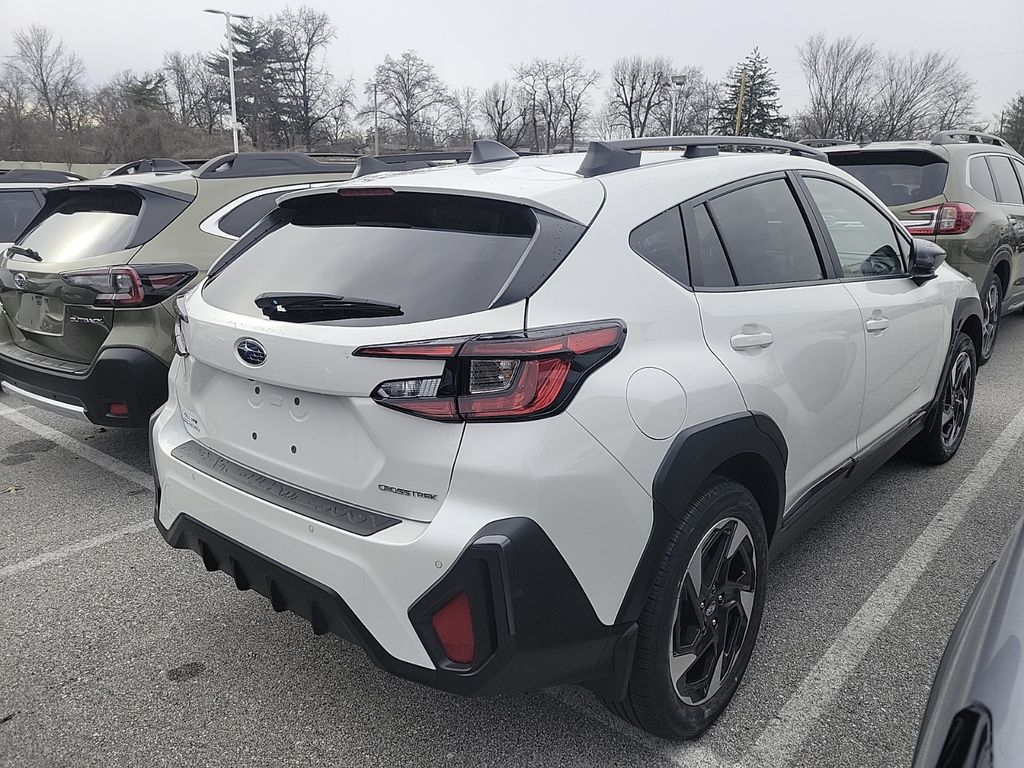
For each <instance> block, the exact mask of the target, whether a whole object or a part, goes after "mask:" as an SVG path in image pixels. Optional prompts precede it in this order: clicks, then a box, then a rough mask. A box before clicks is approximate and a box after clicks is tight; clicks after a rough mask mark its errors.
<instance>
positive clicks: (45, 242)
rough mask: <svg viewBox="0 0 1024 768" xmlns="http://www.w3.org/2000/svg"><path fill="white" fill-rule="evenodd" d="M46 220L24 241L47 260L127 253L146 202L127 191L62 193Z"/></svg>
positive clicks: (27, 235) (25, 236) (26, 235)
mask: <svg viewBox="0 0 1024 768" xmlns="http://www.w3.org/2000/svg"><path fill="white" fill-rule="evenodd" d="M59 194H60V197H59V198H58V202H57V203H56V205H55V206H54V207H53V208H52V209H51V210H50V211H49V212H48V214H46V218H44V219H43V220H42V221H40V222H39V223H38V224H36V226H35V227H33V228H32V229H31V230H30V231H29V232H28V233H26V234H25V235H24V237H23V238H22V239H21V243H20V244H21V245H24V246H26V247H28V248H33V249H35V250H36V251H39V255H40V256H41V257H42V258H43V260H44V261H74V260H76V259H87V258H89V257H90V256H99V255H100V254H103V253H113V252H115V251H121V250H124V249H125V248H126V247H128V243H129V242H130V241H131V238H132V234H133V233H134V232H135V227H136V223H137V221H138V216H139V211H140V210H141V208H142V200H141V199H140V198H139V197H138V196H137V195H135V194H133V193H131V192H128V191H125V190H103V191H92V190H90V191H83V192H67V193H62V194H61V193H59Z"/></svg>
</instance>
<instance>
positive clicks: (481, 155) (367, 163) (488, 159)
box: [352, 139, 519, 179]
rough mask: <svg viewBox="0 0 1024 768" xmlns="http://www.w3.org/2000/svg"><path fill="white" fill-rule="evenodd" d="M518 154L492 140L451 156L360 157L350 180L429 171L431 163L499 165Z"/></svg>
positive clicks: (476, 144) (423, 154)
mask: <svg viewBox="0 0 1024 768" xmlns="http://www.w3.org/2000/svg"><path fill="white" fill-rule="evenodd" d="M518 159H519V154H518V153H517V152H515V151H514V150H511V149H509V148H508V147H506V146H505V145H504V144H502V143H500V142H497V141H494V140H493V139H477V140H476V141H474V142H473V149H472V150H470V151H466V150H456V151H451V152H408V153H405V154H397V155H376V156H366V157H361V158H359V160H358V161H357V162H356V170H355V173H353V174H352V178H354V179H357V178H359V177H360V176H369V175H370V174H373V173H382V172H384V171H414V170H419V169H421V168H430V167H431V166H432V165H433V164H434V163H443V162H453V161H454V162H455V163H467V164H469V165H483V164H486V163H499V162H501V161H503V160H518Z"/></svg>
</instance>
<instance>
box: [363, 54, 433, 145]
mask: <svg viewBox="0 0 1024 768" xmlns="http://www.w3.org/2000/svg"><path fill="white" fill-rule="evenodd" d="M375 87H376V91H377V112H378V113H379V115H380V116H382V117H383V118H384V119H385V120H386V121H388V122H390V123H392V124H394V125H395V126H396V127H397V128H398V129H399V130H400V131H401V132H402V133H404V134H405V148H406V150H409V149H412V146H413V136H414V134H415V133H416V132H417V131H420V132H421V133H422V132H425V131H424V129H425V128H426V129H429V131H427V132H431V133H432V132H433V129H434V127H435V126H430V125H428V123H429V122H431V119H433V118H435V117H436V112H435V113H434V114H432V110H434V109H435V108H437V107H441V106H443V105H447V104H448V103H449V102H450V99H449V96H448V93H447V89H446V88H445V86H444V83H442V82H441V78H439V77H438V76H437V72H435V71H434V67H433V65H432V64H429V63H427V62H426V61H424V60H423V59H422V58H420V56H419V54H417V53H416V52H415V51H406V52H405V53H403V54H402V55H401V56H399V57H398V58H397V59H393V58H391V57H390V56H386V57H385V58H384V61H383V63H381V64H379V65H378V66H377V69H376V71H375V73H374V77H373V78H372V79H371V80H369V81H368V82H367V83H366V88H365V91H366V94H367V96H371V94H372V93H373V91H374V88H375ZM371 98H372V96H371ZM372 109H373V105H372V102H371V105H370V112H369V113H370V114H372Z"/></svg>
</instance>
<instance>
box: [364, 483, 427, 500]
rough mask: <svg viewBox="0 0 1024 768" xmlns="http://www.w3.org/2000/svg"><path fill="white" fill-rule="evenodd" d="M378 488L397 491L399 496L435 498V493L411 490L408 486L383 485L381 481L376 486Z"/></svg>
mask: <svg viewBox="0 0 1024 768" xmlns="http://www.w3.org/2000/svg"><path fill="white" fill-rule="evenodd" d="M377 489H378V490H381V491H384V493H397V494H398V495H399V496H412V497H413V498H415V499H430V500H431V501H435V500H436V499H437V494H436V493H423V492H422V491H411V490H409V489H408V488H395V487H394V486H393V485H384V484H383V483H381V484H380V485H378V486H377Z"/></svg>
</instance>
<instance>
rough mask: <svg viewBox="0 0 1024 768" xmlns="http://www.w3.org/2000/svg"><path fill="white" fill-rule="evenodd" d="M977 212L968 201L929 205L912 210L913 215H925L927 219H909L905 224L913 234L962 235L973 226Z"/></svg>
mask: <svg viewBox="0 0 1024 768" xmlns="http://www.w3.org/2000/svg"><path fill="white" fill-rule="evenodd" d="M977 213H978V212H977V211H976V210H975V209H974V207H973V206H971V205H968V204H967V203H942V204H941V205H929V206H928V207H927V208H915V209H914V210H912V211H910V215H911V216H924V217H927V218H926V219H924V220H923V221H908V222H906V224H905V225H904V226H905V227H906V229H907V232H909V233H910V234H912V235H962V234H964V233H965V232H966V231H967V230H969V229H970V228H971V224H973V223H974V217H975V216H976V215H977Z"/></svg>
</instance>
